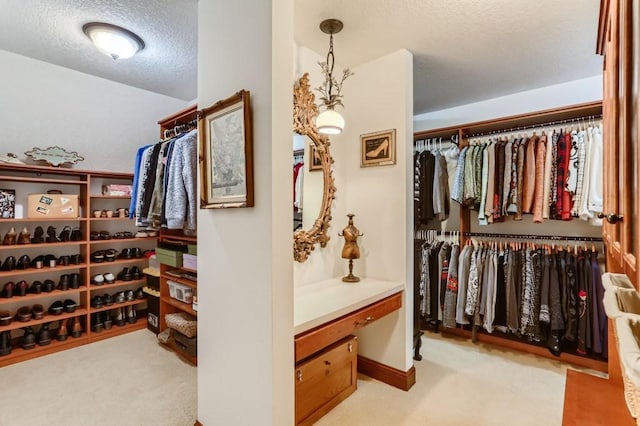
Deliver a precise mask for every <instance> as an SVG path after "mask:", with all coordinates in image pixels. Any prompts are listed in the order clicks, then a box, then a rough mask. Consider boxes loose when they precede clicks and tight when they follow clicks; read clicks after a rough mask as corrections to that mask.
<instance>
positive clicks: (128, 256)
mask: <svg viewBox="0 0 640 426" xmlns="http://www.w3.org/2000/svg"><path fill="white" fill-rule="evenodd" d="M120 258H121V259H132V258H133V253H132V252H131V249H130V248H125V249H122V251H121V252H120Z"/></svg>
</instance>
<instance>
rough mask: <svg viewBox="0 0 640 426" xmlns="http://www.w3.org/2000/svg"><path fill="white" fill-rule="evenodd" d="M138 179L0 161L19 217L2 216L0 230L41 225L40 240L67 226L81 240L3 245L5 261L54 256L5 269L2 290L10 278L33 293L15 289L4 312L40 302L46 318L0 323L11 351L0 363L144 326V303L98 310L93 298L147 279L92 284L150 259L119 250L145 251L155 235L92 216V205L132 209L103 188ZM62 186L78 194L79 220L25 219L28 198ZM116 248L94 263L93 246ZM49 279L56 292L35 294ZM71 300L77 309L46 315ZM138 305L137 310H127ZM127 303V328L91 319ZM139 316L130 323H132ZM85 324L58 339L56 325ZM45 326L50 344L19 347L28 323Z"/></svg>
mask: <svg viewBox="0 0 640 426" xmlns="http://www.w3.org/2000/svg"><path fill="white" fill-rule="evenodd" d="M132 178H133V176H132V175H131V174H128V173H111V172H93V171H86V170H75V169H63V168H58V169H55V168H52V167H41V166H27V165H11V164H0V181H2V183H1V184H0V185H1V187H2V188H5V189H7V188H9V189H12V190H14V191H15V195H16V215H17V216H18V218H3V219H0V233H1V234H2V236H4V235H6V233H7V232H9V230H10V229H11V228H14V229H15V230H16V232H17V233H19V232H21V231H22V230H23V229H25V228H26V230H27V232H29V233H30V236H31V237H34V236H35V230H36V228H37V227H41V228H42V229H43V231H44V235H43V238H46V237H47V231H49V230H51V232H52V233H55V234H56V236H58V237H59V236H60V234H61V233H62V232H63V231H64V230H65V228H66V229H70V230H72V231H76V237H79V238H74V240H72V241H59V242H58V241H56V242H43V243H33V242H32V243H30V244H15V245H0V262H2V263H3V264H4V263H5V262H6V260H7V258H8V257H10V256H13V257H14V258H15V259H16V260H18V259H19V258H20V257H22V256H29V259H31V260H33V259H35V258H36V257H38V256H46V255H51V256H52V257H53V258H55V259H56V260H57V262H56V264H55V266H54V267H50V266H48V265H44V266H43V267H41V268H36V267H35V264H30V265H28V266H27V267H26V268H25V269H13V270H2V271H0V289H1V288H2V287H3V286H4V285H5V284H6V283H8V282H14V283H16V282H19V281H22V280H24V281H26V282H27V284H28V286H29V288H30V289H33V290H31V291H29V292H28V293H27V294H26V295H25V296H18V295H16V294H15V292H14V295H13V297H11V298H7V297H4V296H6V294H4V295H3V296H2V297H0V311H8V312H9V313H10V314H11V316H13V317H15V315H16V312H17V310H18V309H20V308H21V307H29V308H32V307H33V306H34V305H42V306H43V308H44V311H45V312H44V316H43V317H42V318H41V319H31V320H29V321H26V322H19V321H17V320H16V319H15V318H14V319H13V321H12V322H11V323H10V324H9V325H4V326H0V333H1V332H5V331H8V332H10V333H11V337H12V341H13V349H12V351H11V353H9V354H8V355H5V356H2V357H0V366H4V365H9V364H13V363H15V362H19V361H23V360H26V359H30V358H34V357H37V356H41V355H45V354H48V353H52V352H57V351H59V350H63V349H68V348H71V347H75V346H79V345H83V344H86V343H90V342H93V341H97V340H102V339H104V338H107V337H112V336H115V335H119V334H122V333H126V332H129V331H133V330H138V329H142V328H144V327H145V326H146V322H145V321H144V320H138V318H140V317H142V318H144V316H143V315H142V314H143V311H144V310H145V304H146V301H145V300H144V299H135V298H134V300H130V301H125V302H123V303H120V304H116V303H114V304H113V305H110V306H105V305H103V306H102V307H99V308H95V307H92V306H91V300H92V297H94V296H97V295H99V296H103V295H104V294H105V293H108V294H110V295H114V294H115V293H117V292H120V291H125V290H137V288H139V287H142V285H143V283H144V280H142V279H140V280H133V279H132V280H129V281H123V280H116V281H115V283H113V284H104V285H101V286H95V285H93V284H91V281H92V277H93V276H95V275H96V274H105V273H107V272H110V273H112V274H113V275H114V276H117V275H118V274H119V272H120V271H121V270H122V268H124V267H132V266H134V265H135V266H138V267H139V269H140V270H141V269H142V268H143V266H144V265H146V258H130V259H124V258H118V257H117V254H118V253H121V252H122V249H124V248H134V247H135V248H140V250H141V251H144V250H145V249H147V248H149V249H151V248H153V247H154V246H155V241H156V238H135V232H136V227H135V224H134V222H133V221H132V220H130V219H128V218H120V217H113V216H112V217H105V218H95V217H93V210H100V211H102V210H109V211H112V212H114V213H115V211H116V210H117V209H118V208H128V207H129V203H130V197H122V196H105V195H102V185H105V184H131V182H132ZM54 189H55V190H59V191H61V192H62V193H64V194H74V195H77V196H78V200H79V212H78V213H77V215H74V216H75V217H69V218H63V219H59V218H48V217H47V216H46V215H44V216H43V217H41V218H28V217H27V216H28V214H27V195H28V194H32V193H47V191H49V190H54ZM91 231H105V233H104V234H103V236H105V237H106V235H107V234H106V232H108V233H109V235H110V236H113V235H114V234H115V232H123V231H126V232H130V233H131V234H130V236H131V238H122V239H114V238H111V239H108V240H107V239H100V240H91ZM105 249H113V250H114V251H115V253H116V257H115V258H114V260H113V261H112V262H106V261H105V262H102V263H95V262H92V256H91V254H92V253H94V252H95V251H99V250H105ZM73 255H80V261H79V263H69V264H64V263H61V262H59V260H60V259H61V257H64V256H73ZM65 275H66V276H67V277H70V276H72V275H75V278H77V279H78V281H79V285H78V286H77V288H73V287H75V285H73V286H72V285H68V286H66V289H65V286H64V285H62V284H63V278H64V276H65ZM46 280H52V281H53V283H54V286H55V289H54V290H53V291H51V292H46V291H43V290H41V291H40V293H36V292H35V289H36V287H35V286H34V283H35V282H36V281H39V282H41V283H44V282H45V281H46ZM67 300H72V301H74V302H75V303H76V305H77V306H76V308H75V311H73V312H66V311H63V313H62V314H59V315H54V314H53V313H51V312H49V308H50V306H52V305H53V304H54V303H56V302H64V301H67ZM129 306H131V307H135V309H132V308H129ZM121 308H125V310H126V309H129V311H130V312H131V313H133V312H136V313H137V314H136V317H135V318H133V317H132V318H130V319H131V322H125V323H124V324H123V325H122V326H117V325H115V324H113V325H112V327H111V328H109V329H108V330H107V329H104V327H103V328H102V329H98V328H95V329H94V330H92V322H91V320H92V318H93V319H94V322H95V320H97V318H96V315H97V314H99V315H100V316H101V317H102V318H105V317H106V316H107V313H108V312H111V311H114V310H117V309H121ZM134 319H135V320H136V321H135V322H133V320H134ZM74 322H75V323H76V325H78V324H79V325H80V327H81V328H82V333H81V334H80V335H79V337H71V336H69V337H67V338H66V339H65V340H58V339H56V334H57V332H58V329H59V327H60V326H61V325H62V324H64V325H65V326H67V327H68V328H69V332H70V331H71V330H70V326H72V325H73V323H74ZM44 324H48V327H49V328H50V330H51V333H50V334H51V337H52V340H51V343H50V344H48V345H43V346H40V345H36V347H35V348H33V349H27V350H25V349H22V348H21V346H20V344H19V339H20V337H21V336H22V334H23V332H22V331H21V330H20V329H21V328H23V327H28V326H31V327H32V328H33V330H34V331H35V332H36V334H37V333H38V331H39V329H40V328H41V327H42V325H44Z"/></svg>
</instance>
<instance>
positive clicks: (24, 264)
mask: <svg viewBox="0 0 640 426" xmlns="http://www.w3.org/2000/svg"><path fill="white" fill-rule="evenodd" d="M29 267H31V258H30V257H29V256H27V255H26V254H23V255H22V256H20V259H18V264H17V265H16V269H28V268H29Z"/></svg>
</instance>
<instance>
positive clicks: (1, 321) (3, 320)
mask: <svg viewBox="0 0 640 426" xmlns="http://www.w3.org/2000/svg"><path fill="white" fill-rule="evenodd" d="M12 320H13V315H11V312H9V311H0V326H5V325H9V324H11V321H12Z"/></svg>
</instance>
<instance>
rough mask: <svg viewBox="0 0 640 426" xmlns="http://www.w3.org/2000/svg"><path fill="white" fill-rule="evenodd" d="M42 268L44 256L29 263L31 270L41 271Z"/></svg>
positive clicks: (37, 257)
mask: <svg viewBox="0 0 640 426" xmlns="http://www.w3.org/2000/svg"><path fill="white" fill-rule="evenodd" d="M43 266H44V256H42V255H40V256H36V257H35V258H34V259H33V260H32V261H31V267H32V268H36V269H41V268H42V267H43Z"/></svg>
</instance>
